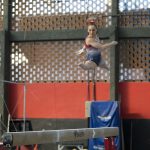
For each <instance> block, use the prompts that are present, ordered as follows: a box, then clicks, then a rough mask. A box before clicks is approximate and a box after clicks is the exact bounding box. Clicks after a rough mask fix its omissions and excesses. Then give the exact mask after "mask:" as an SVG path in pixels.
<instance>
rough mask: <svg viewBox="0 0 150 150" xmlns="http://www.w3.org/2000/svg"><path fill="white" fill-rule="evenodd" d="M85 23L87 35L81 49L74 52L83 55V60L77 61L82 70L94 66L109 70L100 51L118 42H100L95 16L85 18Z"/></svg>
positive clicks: (93, 67)
mask: <svg viewBox="0 0 150 150" xmlns="http://www.w3.org/2000/svg"><path fill="white" fill-rule="evenodd" d="M87 24H88V30H87V32H88V35H87V37H86V38H85V42H84V46H83V48H82V49H80V50H79V51H77V52H76V54H77V55H80V56H85V61H84V62H81V63H79V66H80V67H81V68H82V69H84V70H91V69H95V68H96V67H101V68H104V69H106V70H109V68H108V66H107V65H106V62H105V61H104V59H103V58H102V56H101V51H103V50H106V49H108V48H111V47H112V46H114V45H116V44H118V42H117V41H112V42H110V43H105V44H102V43H100V40H99V37H98V35H97V27H96V18H94V17H91V18H89V19H88V20H87Z"/></svg>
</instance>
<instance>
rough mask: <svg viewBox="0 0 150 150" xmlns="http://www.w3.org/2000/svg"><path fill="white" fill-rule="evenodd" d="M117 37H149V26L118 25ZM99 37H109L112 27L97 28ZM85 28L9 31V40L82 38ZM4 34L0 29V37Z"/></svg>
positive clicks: (84, 35) (112, 31)
mask: <svg viewBox="0 0 150 150" xmlns="http://www.w3.org/2000/svg"><path fill="white" fill-rule="evenodd" d="M118 30H119V31H118V38H150V27H119V28H118ZM98 32H99V35H100V38H101V39H107V38H109V37H110V36H111V35H112V34H113V33H114V29H113V28H112V27H108V28H101V29H98ZM86 34H87V32H86V30H85V29H82V30H81V29H78V30H54V31H28V32H23V31H20V32H14V31H13V32H10V40H11V42H26V41H27V42H29V41H52V40H83V39H85V37H86ZM3 35H4V32H3V31H0V39H1V38H2V36H3Z"/></svg>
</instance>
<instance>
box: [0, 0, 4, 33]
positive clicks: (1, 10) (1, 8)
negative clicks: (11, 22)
mask: <svg viewBox="0 0 150 150" xmlns="http://www.w3.org/2000/svg"><path fill="white" fill-rule="evenodd" d="M3 15H4V1H3V0H1V1H0V31H2V29H3Z"/></svg>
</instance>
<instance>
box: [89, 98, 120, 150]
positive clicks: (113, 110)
mask: <svg viewBox="0 0 150 150" xmlns="http://www.w3.org/2000/svg"><path fill="white" fill-rule="evenodd" d="M90 113H91V117H90V125H89V126H90V128H99V127H120V115H119V107H118V102H117V101H106V102H104V101H96V102H95V101H94V102H92V103H91V112H90ZM115 144H116V146H117V150H119V149H120V139H119V137H117V138H115ZM89 150H104V139H103V138H96V139H90V140H89Z"/></svg>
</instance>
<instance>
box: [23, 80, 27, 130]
mask: <svg viewBox="0 0 150 150" xmlns="http://www.w3.org/2000/svg"><path fill="white" fill-rule="evenodd" d="M26 88H27V87H26V82H24V86H23V89H24V98H23V122H24V123H23V131H26V90H27V89H26Z"/></svg>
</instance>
